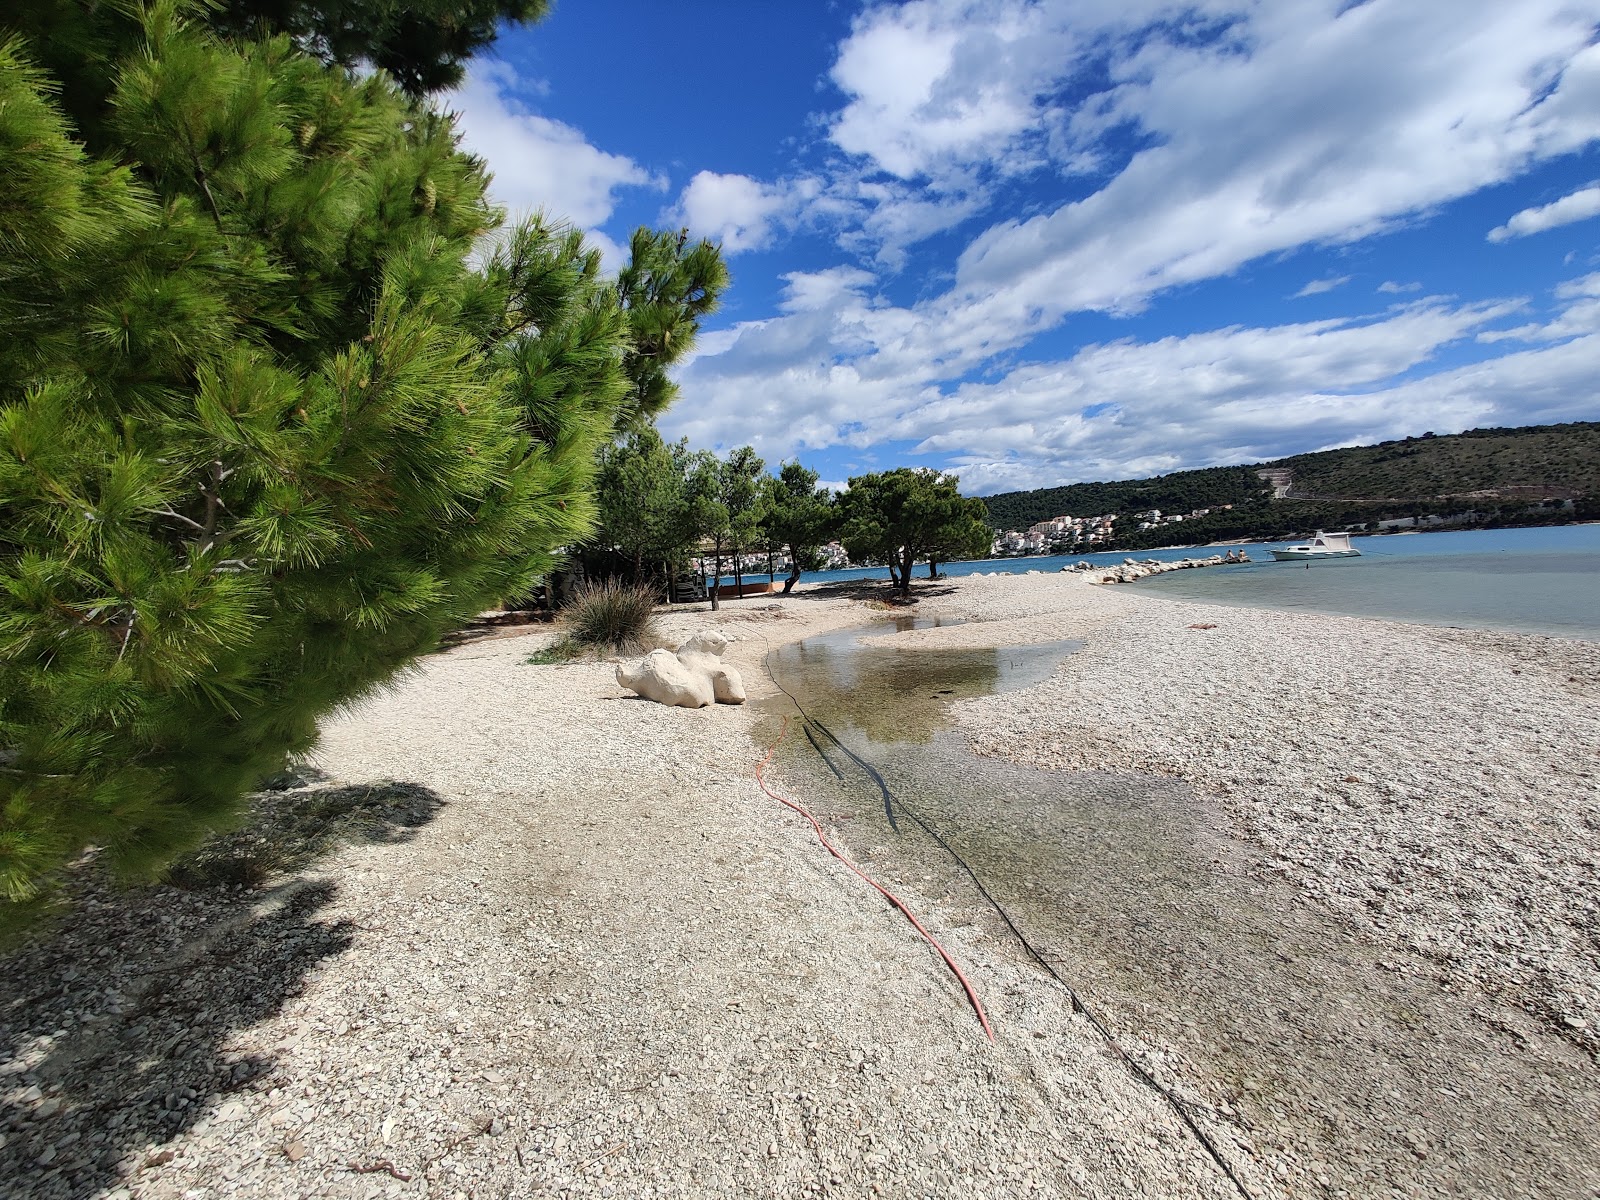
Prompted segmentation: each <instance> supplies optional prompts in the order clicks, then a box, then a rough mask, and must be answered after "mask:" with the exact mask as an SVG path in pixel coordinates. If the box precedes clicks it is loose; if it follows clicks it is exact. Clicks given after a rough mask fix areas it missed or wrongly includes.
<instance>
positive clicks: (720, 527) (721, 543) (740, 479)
mask: <svg viewBox="0 0 1600 1200" xmlns="http://www.w3.org/2000/svg"><path fill="white" fill-rule="evenodd" d="M765 466H766V464H765V463H763V462H762V461H761V459H759V458H757V457H756V452H755V451H754V450H753V449H751V448H750V447H749V446H740V447H739V448H738V449H737V450H734V451H732V452H731V453H730V454H729V455H728V457H727V458H726V459H720V458H718V457H717V456H716V455H715V454H712V453H711V452H710V451H701V452H700V453H699V454H696V455H694V456H693V457H692V458H691V459H690V460H689V463H688V476H687V486H686V495H687V497H688V507H689V520H690V527H691V528H692V529H693V531H694V534H695V536H696V538H698V539H699V540H700V541H701V542H702V543H704V544H707V545H709V547H710V552H711V555H712V558H713V559H714V561H715V563H716V566H715V570H714V575H715V576H716V578H718V579H720V578H721V577H722V560H723V558H724V557H726V556H728V555H730V554H731V555H733V556H734V560H735V566H734V569H735V574H738V571H739V568H738V556H739V555H740V554H742V553H744V552H745V551H747V550H751V549H754V548H755V547H756V546H757V545H759V544H760V536H761V514H762V505H761V500H762V484H761V473H762V471H763V469H764V468H765ZM711 607H712V608H713V609H715V608H717V607H719V602H718V600H717V589H716V587H715V585H713V587H712V588H711Z"/></svg>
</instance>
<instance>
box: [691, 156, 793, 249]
mask: <svg viewBox="0 0 1600 1200" xmlns="http://www.w3.org/2000/svg"><path fill="white" fill-rule="evenodd" d="M818 190H819V187H818V184H817V183H816V181H815V180H811V179H799V180H787V181H782V182H779V183H762V182H761V181H760V180H757V179H752V178H751V177H750V176H748V175H719V174H717V173H716V172H715V171H700V172H699V173H697V174H696V175H695V176H694V178H693V179H691V180H689V184H688V186H687V187H685V188H684V189H683V194H682V195H681V196H680V197H679V198H678V208H677V212H678V214H679V215H680V216H681V217H682V219H683V221H684V223H685V224H687V225H688V227H689V230H690V232H691V233H694V234H696V235H697V236H700V237H707V238H710V239H711V240H712V241H714V242H720V243H721V244H722V249H723V251H724V253H727V254H737V253H739V252H740V251H744V250H760V249H763V248H764V247H765V246H767V245H768V244H769V243H770V242H771V241H772V237H773V234H774V232H775V230H776V229H777V228H778V227H779V226H780V225H782V224H785V223H792V222H793V221H794V220H795V219H796V218H797V217H798V216H799V214H800V212H801V210H802V209H803V208H804V207H805V205H806V203H807V202H808V201H809V200H810V199H812V198H813V197H815V196H816V194H817V192H818Z"/></svg>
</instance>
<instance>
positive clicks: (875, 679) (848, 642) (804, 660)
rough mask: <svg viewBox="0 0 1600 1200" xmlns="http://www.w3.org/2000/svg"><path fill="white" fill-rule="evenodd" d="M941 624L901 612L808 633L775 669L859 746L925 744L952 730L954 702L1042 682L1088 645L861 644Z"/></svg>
mask: <svg viewBox="0 0 1600 1200" xmlns="http://www.w3.org/2000/svg"><path fill="white" fill-rule="evenodd" d="M941 624H944V622H942V621H940V620H939V619H937V618H934V619H931V620H930V619H922V618H908V617H899V618H896V619H895V620H893V621H890V622H885V623H884V624H882V625H877V626H870V627H868V628H865V629H844V630H839V631H836V632H834V633H830V634H825V635H822V636H820V637H814V638H807V639H806V640H805V641H803V642H800V643H797V644H794V645H790V646H784V647H782V648H780V649H778V650H775V651H774V652H773V654H772V660H771V666H772V672H773V675H774V676H775V677H776V678H777V679H778V681H779V682H780V683H781V684H782V685H783V686H784V687H785V688H787V689H788V690H789V691H790V692H791V693H792V694H793V695H794V697H795V698H796V699H798V700H799V701H800V703H801V704H802V705H804V706H805V709H806V711H807V712H809V713H810V714H811V715H812V716H813V717H815V718H817V719H818V720H820V721H822V722H823V723H824V724H826V725H828V726H829V728H831V729H832V730H833V731H834V732H835V733H836V734H838V735H839V737H841V738H843V739H844V740H845V741H846V742H848V743H850V744H851V745H852V746H853V747H854V748H856V749H858V750H859V749H861V746H860V745H857V743H858V742H859V743H864V744H870V745H872V746H874V747H884V746H889V745H903V744H910V745H925V744H926V743H928V742H930V741H932V739H933V736H934V734H935V733H937V732H939V731H940V730H942V729H948V728H950V725H951V721H950V716H949V712H950V705H951V704H952V703H953V702H954V701H956V700H965V699H968V698H970V697H973V696H987V695H990V694H992V693H994V692H1002V691H1010V690H1013V689H1016V688H1023V687H1028V686H1029V685H1031V684H1034V683H1038V682H1040V681H1041V680H1043V679H1045V678H1047V677H1048V676H1049V674H1050V672H1051V671H1052V670H1054V668H1055V666H1056V664H1057V663H1059V662H1060V661H1061V659H1062V658H1063V657H1064V656H1065V655H1067V654H1068V653H1070V652H1071V651H1073V650H1075V649H1077V648H1078V647H1079V646H1080V645H1081V644H1082V643H1080V642H1066V641H1063V642H1046V643H1040V644H1038V645H1030V646H1008V647H1001V648H999V649H982V650H930V649H906V648H900V647H893V646H869V645H863V644H861V641H862V639H863V638H870V637H874V636H877V635H881V634H885V633H897V632H905V631H906V630H909V629H928V628H937V627H938V626H940V625H941ZM785 703H787V701H785Z"/></svg>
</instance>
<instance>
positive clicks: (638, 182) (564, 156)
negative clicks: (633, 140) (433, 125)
mask: <svg viewBox="0 0 1600 1200" xmlns="http://www.w3.org/2000/svg"><path fill="white" fill-rule="evenodd" d="M519 90H521V91H528V90H536V89H533V88H531V87H523V86H522V85H521V83H520V81H519V80H518V79H517V77H516V75H515V73H514V72H513V71H512V70H511V69H510V68H509V67H508V66H507V65H506V64H504V63H493V62H489V63H482V64H474V65H473V67H472V70H471V71H470V72H469V73H468V75H467V79H466V81H465V82H464V83H463V84H462V85H461V88H460V89H459V90H458V91H456V92H453V93H451V95H450V96H449V97H448V98H447V103H448V105H449V107H450V108H451V109H453V110H454V111H455V112H456V113H457V114H458V115H459V117H460V121H459V128H460V130H461V140H462V146H463V148H464V149H466V150H469V151H471V152H472V153H473V154H476V155H478V156H479V157H481V158H483V159H484V160H485V161H487V162H488V164H489V169H490V171H491V172H492V173H493V176H494V178H493V180H492V181H491V183H490V185H489V194H490V195H491V196H492V197H493V198H494V200H495V202H496V203H498V204H502V205H504V206H505V207H506V208H508V209H510V210H511V213H512V215H513V217H516V216H518V215H521V214H525V213H528V212H531V211H533V210H535V209H543V210H544V211H545V212H546V213H548V214H550V215H551V216H553V217H562V218H565V219H566V220H568V221H571V222H572V223H573V224H574V225H576V226H578V227H579V228H581V229H586V230H595V229H598V227H599V226H601V225H603V224H605V222H606V221H607V220H609V219H610V217H611V214H612V212H613V211H614V210H615V208H616V195H615V193H616V192H617V191H618V190H619V189H621V188H626V187H649V188H657V189H659V188H661V187H663V186H665V180H663V179H660V178H659V177H657V176H654V175H652V174H651V173H650V172H648V171H646V170H645V169H644V168H643V167H641V166H640V165H639V164H638V163H636V162H634V161H633V160H632V159H630V158H628V157H626V156H625V155H621V154H608V153H607V152H606V151H604V150H601V149H598V148H597V147H595V146H592V145H590V143H589V141H588V140H587V139H586V138H585V137H584V135H583V133H582V132H581V131H579V130H577V129H574V128H573V127H572V126H570V125H564V124H562V123H561V122H560V121H552V120H550V119H549V118H548V117H541V116H539V115H538V114H537V113H534V112H531V111H530V110H529V109H528V107H527V106H526V105H525V104H524V103H523V102H522V101H521V100H519V99H518V98H517V93H518V91H519ZM613 245H614V243H613Z"/></svg>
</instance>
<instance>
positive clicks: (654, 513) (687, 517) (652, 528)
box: [589, 425, 699, 588]
mask: <svg viewBox="0 0 1600 1200" xmlns="http://www.w3.org/2000/svg"><path fill="white" fill-rule="evenodd" d="M687 458H688V453H687V443H683V444H680V445H679V446H668V445H667V444H666V443H664V442H663V441H662V440H661V435H660V434H659V433H657V432H656V430H655V427H654V426H652V425H646V426H644V427H643V428H642V429H640V430H638V431H637V432H635V433H632V434H629V435H628V436H627V437H626V438H625V439H623V440H622V441H620V442H617V443H615V444H613V445H611V446H608V447H606V448H605V450H603V451H602V452H601V455H600V473H599V476H598V477H597V479H596V481H595V495H596V502H597V505H598V508H599V517H600V521H599V527H598V528H597V529H596V531H595V536H594V537H593V538H592V539H591V540H590V542H589V546H590V547H596V548H601V549H604V550H608V551H610V552H612V553H614V554H616V555H617V556H618V557H620V558H621V559H622V560H623V561H624V562H626V564H627V567H628V573H629V574H630V576H631V578H632V580H633V582H634V584H636V585H641V586H642V585H643V584H644V583H645V582H646V579H647V578H648V577H649V576H651V575H654V574H656V573H657V572H664V573H665V576H666V581H667V585H668V587H669V588H670V587H671V582H672V575H673V573H674V572H675V571H676V569H677V568H678V566H679V564H681V563H682V562H683V559H684V558H685V557H686V556H687V554H688V553H689V551H690V550H691V549H692V548H693V547H694V544H695V542H696V541H698V540H699V535H698V534H697V533H696V532H695V529H694V526H693V524H692V521H691V513H690V506H689V499H688V495H687V486H688V481H687V480H686V479H685V476H684V463H685V462H686V460H687Z"/></svg>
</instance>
